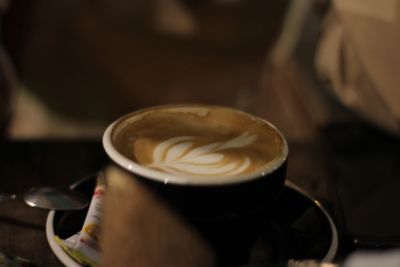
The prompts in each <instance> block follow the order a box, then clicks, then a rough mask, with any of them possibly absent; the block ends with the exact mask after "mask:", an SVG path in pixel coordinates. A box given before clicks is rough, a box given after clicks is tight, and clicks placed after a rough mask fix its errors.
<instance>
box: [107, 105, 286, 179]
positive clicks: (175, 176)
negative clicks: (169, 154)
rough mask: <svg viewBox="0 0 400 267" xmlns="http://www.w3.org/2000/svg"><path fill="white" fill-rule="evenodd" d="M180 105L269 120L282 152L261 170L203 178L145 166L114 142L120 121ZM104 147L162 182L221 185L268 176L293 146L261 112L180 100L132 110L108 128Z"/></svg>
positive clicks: (143, 174)
mask: <svg viewBox="0 0 400 267" xmlns="http://www.w3.org/2000/svg"><path fill="white" fill-rule="evenodd" d="M180 107H194V108H213V107H214V108H222V109H226V110H231V111H233V112H237V113H239V114H242V115H246V116H250V117H253V118H256V119H257V120H260V121H262V122H263V123H265V124H267V125H268V126H269V127H270V128H271V129H273V130H274V131H275V132H276V133H277V134H278V135H279V137H280V139H281V140H282V153H281V155H280V156H279V157H277V158H275V159H274V160H272V161H270V162H269V163H267V164H266V165H265V166H264V168H262V169H260V170H259V171H257V172H252V173H249V174H239V175H231V176H228V178H229V179H227V176H224V179H221V176H213V175H211V176H209V177H208V178H207V179H201V176H196V175H190V174H187V175H186V174H184V175H183V174H172V173H166V172H162V171H157V170H155V169H151V168H148V167H144V166H143V165H140V164H138V163H136V162H135V161H133V160H131V159H129V158H127V157H125V156H124V155H122V154H121V153H120V152H119V151H118V150H117V149H116V148H115V147H114V145H113V142H112V138H113V131H114V129H115V127H116V126H117V125H119V124H120V123H121V122H122V121H124V120H126V119H128V118H131V117H134V116H136V115H138V114H141V113H146V112H149V111H152V110H157V109H167V108H180ZM102 142H103V148H104V150H105V152H106V154H107V155H108V156H109V157H110V158H111V160H112V161H113V162H114V163H116V164H117V165H119V166H120V167H122V168H124V169H126V170H128V171H129V172H131V173H133V174H136V175H138V176H141V177H144V178H147V179H150V180H154V181H157V182H161V183H164V184H176V185H188V186H189V185H194V186H217V185H230V184H238V183H243V182H249V181H253V180H256V179H258V178H260V177H264V176H267V175H269V174H271V173H273V172H275V171H276V170H277V169H279V168H280V167H281V166H282V165H283V164H284V163H285V162H286V160H287V157H288V154H289V147H288V143H287V141H286V138H285V137H284V135H283V134H282V133H281V131H280V130H279V129H277V128H276V127H275V126H274V125H273V124H272V123H270V122H268V121H266V120H264V119H262V118H259V117H257V116H254V115H251V114H249V113H246V112H243V111H240V110H237V109H233V108H229V107H224V106H213V105H203V104H180V105H161V106H154V107H150V108H144V109H140V110H137V111H134V112H131V113H128V114H126V115H124V116H122V117H120V118H118V119H116V120H115V121H114V122H112V123H111V124H110V125H109V126H108V127H107V128H106V130H105V131H104V134H103V138H102Z"/></svg>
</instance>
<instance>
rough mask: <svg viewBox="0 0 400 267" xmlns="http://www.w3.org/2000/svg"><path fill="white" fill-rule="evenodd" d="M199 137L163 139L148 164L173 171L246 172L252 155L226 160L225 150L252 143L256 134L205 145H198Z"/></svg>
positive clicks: (192, 173)
mask: <svg viewBox="0 0 400 267" xmlns="http://www.w3.org/2000/svg"><path fill="white" fill-rule="evenodd" d="M195 139H196V137H193V136H181V137H174V138H170V139H167V140H165V141H163V142H161V143H160V144H159V145H157V146H156V148H155V149H154V151H153V162H152V163H150V164H148V165H147V167H150V168H155V169H159V170H161V171H164V172H168V173H174V174H178V173H180V174H191V175H199V176H201V175H207V176H210V175H212V176H220V175H222V176H229V175H238V174H241V173H243V172H245V171H246V170H247V169H248V168H249V167H250V165H251V159H250V158H249V157H248V156H246V155H242V157H241V158H238V159H236V160H232V159H231V160H228V161H227V160H224V159H225V158H226V157H225V155H224V151H225V150H227V149H230V148H240V147H246V146H248V145H250V144H253V143H254V142H255V141H256V139H257V136H256V135H251V134H249V133H248V132H246V133H244V134H242V135H240V136H238V137H235V138H232V139H230V140H227V141H225V142H215V143H211V144H205V145H202V146H197V147H196V145H195V142H194V141H195Z"/></svg>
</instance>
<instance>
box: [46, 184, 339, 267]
mask: <svg viewBox="0 0 400 267" xmlns="http://www.w3.org/2000/svg"><path fill="white" fill-rule="evenodd" d="M89 179H93V176H91V177H86V178H83V179H81V180H79V181H77V182H75V183H73V184H72V185H71V186H70V188H75V187H76V186H78V185H79V184H81V183H84V182H85V181H87V180H89ZM284 186H285V187H287V188H290V189H293V190H295V191H297V192H298V193H300V194H301V195H303V196H304V197H306V198H308V199H309V200H310V201H312V202H313V203H314V204H315V205H316V206H317V207H318V208H319V209H320V210H321V211H322V213H323V214H324V216H325V218H326V219H327V221H328V223H329V226H330V229H331V242H330V243H331V244H330V247H329V249H328V250H327V252H326V254H325V256H324V257H323V258H322V259H321V261H322V262H332V261H333V260H334V258H335V256H336V253H337V250H338V246H339V235H338V231H337V226H336V224H335V222H334V220H333V218H332V216H331V215H330V214H329V212H328V211H327V209H326V208H325V207H324V205H322V203H321V202H320V201H319V200H317V199H316V198H315V197H312V196H311V194H309V193H308V192H307V191H306V190H304V189H303V188H301V187H300V186H298V185H297V184H296V183H294V182H293V181H291V180H286V181H285V185H284ZM58 212H60V211H58ZM55 213H56V211H54V210H52V211H50V212H49V213H48V215H47V219H46V238H47V242H48V243H49V246H50V249H51V250H52V251H53V253H54V254H55V256H56V257H57V258H58V260H59V261H60V262H61V263H62V264H64V266H66V267H83V265H81V264H79V263H78V262H76V261H75V260H74V259H73V258H72V257H70V256H69V255H68V254H67V253H66V252H65V251H64V250H63V249H62V248H61V246H60V245H59V244H58V243H57V242H56V241H55V239H54V237H55V233H54V216H55Z"/></svg>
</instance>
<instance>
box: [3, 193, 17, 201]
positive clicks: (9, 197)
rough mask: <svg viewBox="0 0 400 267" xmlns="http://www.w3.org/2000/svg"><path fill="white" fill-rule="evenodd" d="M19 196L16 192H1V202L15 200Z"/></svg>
mask: <svg viewBox="0 0 400 267" xmlns="http://www.w3.org/2000/svg"><path fill="white" fill-rule="evenodd" d="M16 198H17V195H16V194H6V193H1V194H0V203H1V202H5V201H10V200H14V199H16Z"/></svg>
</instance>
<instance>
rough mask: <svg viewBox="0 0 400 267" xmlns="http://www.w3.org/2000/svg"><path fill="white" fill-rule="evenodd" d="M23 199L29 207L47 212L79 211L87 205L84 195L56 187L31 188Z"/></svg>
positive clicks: (87, 201)
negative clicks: (46, 210)
mask: <svg viewBox="0 0 400 267" xmlns="http://www.w3.org/2000/svg"><path fill="white" fill-rule="evenodd" d="M23 199H24V201H25V203H26V204H28V205H29V206H31V207H35V208H42V209H48V210H80V209H83V208H85V207H86V206H87V205H88V204H89V200H88V199H87V197H86V196H85V195H83V194H81V193H78V192H76V191H73V190H70V189H63V188H56V187H32V188H30V189H29V190H28V191H27V192H26V193H25V194H24V195H23Z"/></svg>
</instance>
